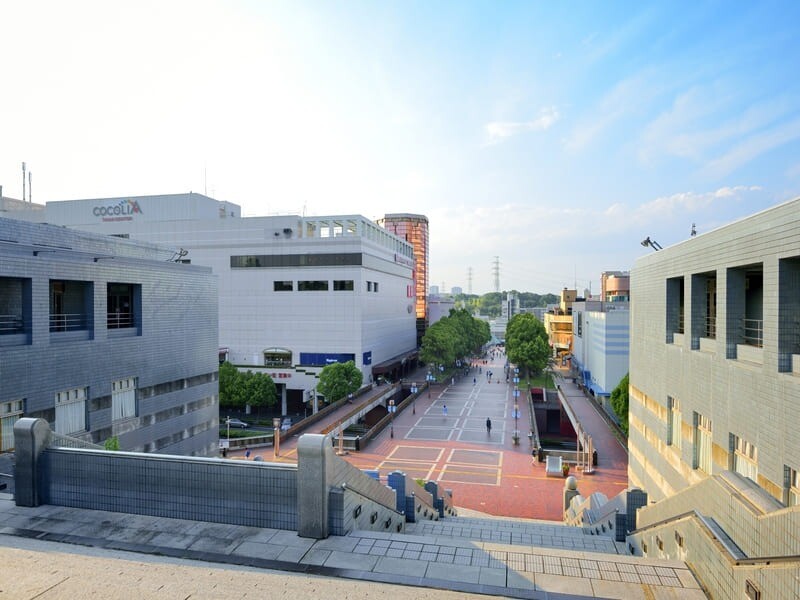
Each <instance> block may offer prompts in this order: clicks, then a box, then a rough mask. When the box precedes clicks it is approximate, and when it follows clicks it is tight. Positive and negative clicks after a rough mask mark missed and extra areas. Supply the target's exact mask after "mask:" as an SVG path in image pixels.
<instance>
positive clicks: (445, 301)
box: [428, 296, 456, 326]
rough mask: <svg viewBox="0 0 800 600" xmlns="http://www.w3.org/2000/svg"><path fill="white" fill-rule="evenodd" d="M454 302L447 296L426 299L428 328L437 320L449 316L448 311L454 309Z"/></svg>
mask: <svg viewBox="0 0 800 600" xmlns="http://www.w3.org/2000/svg"><path fill="white" fill-rule="evenodd" d="M455 307H456V302H455V300H453V299H452V298H451V297H449V296H429V297H428V326H430V325H433V324H434V323H436V321H438V320H439V319H441V318H443V317H447V316H450V311H451V310H453V309H455Z"/></svg>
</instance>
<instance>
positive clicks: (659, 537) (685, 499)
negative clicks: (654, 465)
mask: <svg viewBox="0 0 800 600" xmlns="http://www.w3.org/2000/svg"><path fill="white" fill-rule="evenodd" d="M695 510H696V511H697V512H699V513H700V514H701V515H702V516H703V517H705V518H710V519H712V520H713V523H716V524H717V525H718V526H719V528H720V531H721V532H722V533H721V535H718V536H717V539H715V538H713V537H712V536H711V535H710V534H709V529H708V528H707V527H704V526H703V525H702V523H701V522H700V520H699V519H698V518H697V517H695V516H694V515H693V514H692V515H691V516H687V517H684V518H680V519H677V520H670V519H672V518H673V517H675V516H676V515H682V514H684V513H690V512H692V511H695ZM664 520H668V522H667V523H665V524H663V525H661V526H658V525H655V524H657V523H660V522H661V521H664ZM648 525H655V526H654V527H652V528H650V529H646V530H643V531H642V532H640V533H636V534H634V535H632V536H630V538H629V542H630V543H631V544H632V545H633V546H634V547H635V548H638V549H640V550H642V549H644V548H645V547H646V548H647V551H646V554H647V556H650V557H658V558H669V559H677V560H681V561H685V562H686V563H687V564H689V565H691V567H692V570H693V572H694V573H695V575H696V576H697V577H698V579H699V580H700V581H701V582H702V583H703V584H704V585H705V586H706V588H707V589H708V590H709V591H712V592H713V597H714V598H743V597H745V596H744V588H745V582H746V580H750V581H751V582H753V583H754V584H755V585H756V587H757V588H758V589H759V590H761V592H762V598H800V578H798V576H797V574H798V572H800V560H797V556H800V506H795V507H792V508H783V507H781V506H780V505H779V504H778V503H777V502H776V501H775V500H774V499H773V498H772V497H771V496H769V495H768V494H766V492H764V491H763V490H761V489H760V488H758V486H756V485H755V484H754V483H752V482H751V481H749V480H747V479H745V478H743V477H740V476H738V475H736V474H735V473H726V474H724V476H715V477H712V478H708V479H706V480H705V481H703V482H701V483H699V484H697V485H695V486H692V487H690V488H688V489H686V490H684V491H683V492H681V493H679V494H676V495H674V496H672V497H671V498H668V499H666V500H662V501H660V502H657V503H656V504H652V505H649V506H647V507H645V508H643V509H641V510H640V511H639V513H638V527H639V528H640V529H642V528H645V527H647V526H648ZM720 537H723V538H727V539H728V540H729V541H730V542H732V544H733V546H734V547H735V548H738V549H739V550H741V552H742V554H743V556H744V557H747V558H751V559H752V558H756V559H757V558H766V557H788V558H789V560H774V559H773V560H771V561H769V564H767V563H761V564H757V565H745V566H736V565H735V564H734V561H733V559H732V558H731V557H730V555H729V553H728V552H727V551H726V549H725V547H724V546H723V545H722V543H721V542H720V541H719V538H720ZM659 545H660V546H661V547H659ZM791 557H794V558H795V560H794V561H792V560H791Z"/></svg>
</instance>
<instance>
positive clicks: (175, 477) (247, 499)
mask: <svg viewBox="0 0 800 600" xmlns="http://www.w3.org/2000/svg"><path fill="white" fill-rule="evenodd" d="M40 477H41V479H40V481H41V485H42V499H43V502H44V503H45V504H55V505H59V506H73V507H78V508H87V509H92V510H108V511H115V512H127V513H135V514H145V515H153V516H160V517H171V518H178V519H192V520H199V521H211V522H217V523H230V524H234V525H248V526H253V527H273V528H276V529H288V530H296V529H297V468H296V467H295V466H293V465H286V466H284V465H280V466H278V465H270V464H266V463H257V462H247V463H245V462H239V461H226V460H221V459H213V458H189V457H182V458H175V457H169V456H164V455H145V454H133V453H125V452H106V451H94V450H81V449H72V448H52V449H49V450H46V451H45V452H44V454H43V457H42V470H41V474H40Z"/></svg>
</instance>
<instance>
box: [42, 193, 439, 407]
mask: <svg viewBox="0 0 800 600" xmlns="http://www.w3.org/2000/svg"><path fill="white" fill-rule="evenodd" d="M46 218H47V220H48V221H49V222H52V223H58V224H60V225H65V226H68V227H73V228H77V229H83V230H88V231H93V232H97V233H105V234H107V235H117V236H125V237H130V238H131V239H139V240H144V241H148V242H152V243H158V244H165V245H166V244H169V245H170V246H172V247H173V248H175V251H176V259H177V260H181V261H190V262H191V264H196V265H204V266H209V267H211V268H212V270H213V272H214V273H215V274H216V275H217V276H218V277H219V342H220V348H219V355H220V359H221V360H222V359H227V360H229V361H230V362H231V363H233V364H234V365H236V366H238V367H239V368H241V369H250V370H253V371H260V372H264V373H267V374H269V375H270V376H271V377H272V378H273V380H274V381H275V384H276V386H277V389H278V393H279V398H280V403H281V412H282V413H283V414H296V413H298V412H299V413H300V414H302V413H303V411H304V410H307V409H311V408H312V407H311V406H310V404H309V405H308V406H306V403H310V402H312V401H314V400H315V399H316V393H315V392H316V390H315V388H316V382H317V377H318V375H319V371H320V370H321V369H322V368H323V367H324V366H325V365H326V364H330V363H332V362H344V361H347V360H352V361H353V362H354V363H355V364H356V366H357V367H358V368H359V369H360V370H361V371H362V373H363V376H364V381H365V382H368V381H371V380H373V379H374V378H376V377H378V376H382V377H386V378H388V379H396V378H399V377H401V376H402V375H403V374H404V373H405V372H406V371H407V370H409V369H410V368H411V367H412V365H413V361H414V359H415V358H416V347H417V346H416V315H417V314H418V313H417V312H416V311H417V310H419V304H418V303H417V302H416V297H415V293H416V285H418V282H415V281H414V269H415V264H416V263H415V251H414V247H413V246H412V244H411V243H410V242H407V241H406V240H405V238H404V237H403V238H401V237H398V236H396V235H394V234H392V233H390V232H389V231H387V230H386V229H384V228H382V227H379V226H378V225H377V224H376V223H374V222H373V221H371V220H369V219H366V218H365V217H362V216H360V215H344V216H342V215H339V216H327V217H301V216H297V215H283V216H270V217H246V218H242V217H241V209H240V207H239V206H237V205H235V204H232V203H229V202H223V201H217V200H214V199H212V198H209V197H207V196H203V195H202V194H193V193H189V194H173V195H163V196H143V197H136V198H127V197H123V198H105V199H94V200H72V201H62V202H49V203H48V204H47V210H46ZM423 306H424V304H423Z"/></svg>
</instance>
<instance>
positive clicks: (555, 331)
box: [544, 288, 578, 357]
mask: <svg viewBox="0 0 800 600" xmlns="http://www.w3.org/2000/svg"><path fill="white" fill-rule="evenodd" d="M577 297H578V292H577V291H576V290H570V289H567V288H564V289H563V290H561V298H560V301H559V304H558V306H552V305H551V306H549V307H548V311H547V312H546V313H545V314H544V328H545V331H546V332H547V337H548V340H549V342H550V347H551V348H553V356H555V357H560V356H563V355H565V354H568V353H569V352H570V350H571V348H572V303H573V302H575V300H576V299H577Z"/></svg>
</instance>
